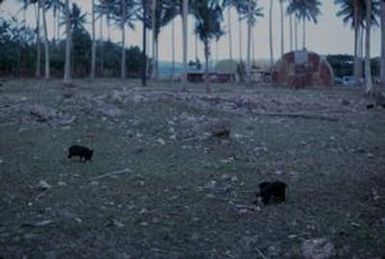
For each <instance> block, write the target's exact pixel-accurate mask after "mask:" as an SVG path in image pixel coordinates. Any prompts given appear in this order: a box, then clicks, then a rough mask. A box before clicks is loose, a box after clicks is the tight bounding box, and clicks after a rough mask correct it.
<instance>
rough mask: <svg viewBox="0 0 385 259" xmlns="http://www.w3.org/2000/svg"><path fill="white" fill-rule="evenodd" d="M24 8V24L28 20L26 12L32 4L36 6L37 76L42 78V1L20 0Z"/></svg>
mask: <svg viewBox="0 0 385 259" xmlns="http://www.w3.org/2000/svg"><path fill="white" fill-rule="evenodd" d="M19 1H20V2H21V3H22V4H23V6H22V10H23V13H24V15H23V16H24V21H23V22H24V23H25V18H26V11H27V9H28V6H29V5H30V4H34V5H35V17H36V72H35V76H36V77H40V68H41V42H40V1H39V0H19Z"/></svg>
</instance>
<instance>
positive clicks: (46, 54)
mask: <svg viewBox="0 0 385 259" xmlns="http://www.w3.org/2000/svg"><path fill="white" fill-rule="evenodd" d="M39 1H41V3H40V6H41V7H42V12H43V29H44V60H45V79H46V80H48V79H49V78H50V59H49V40H48V29H47V8H48V6H47V3H48V1H47V0H39Z"/></svg>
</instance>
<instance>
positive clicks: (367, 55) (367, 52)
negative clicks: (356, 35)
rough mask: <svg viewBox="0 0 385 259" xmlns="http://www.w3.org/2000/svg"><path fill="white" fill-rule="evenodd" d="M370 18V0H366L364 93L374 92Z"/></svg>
mask: <svg viewBox="0 0 385 259" xmlns="http://www.w3.org/2000/svg"><path fill="white" fill-rule="evenodd" d="M371 18H372V0H366V26H365V30H366V31H365V82H366V93H367V94H374V92H375V89H374V87H373V82H372V71H371V69H370V30H371Z"/></svg>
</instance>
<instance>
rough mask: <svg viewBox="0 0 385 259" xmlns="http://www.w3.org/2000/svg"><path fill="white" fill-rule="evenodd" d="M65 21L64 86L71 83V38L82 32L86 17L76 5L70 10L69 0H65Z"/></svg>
mask: <svg viewBox="0 0 385 259" xmlns="http://www.w3.org/2000/svg"><path fill="white" fill-rule="evenodd" d="M63 11H64V14H65V21H64V23H65V24H66V37H67V40H66V53H65V64H64V78H63V81H64V83H65V84H69V83H71V70H72V67H71V66H72V63H73V62H71V49H72V37H73V33H74V32H77V31H84V30H85V28H84V24H85V22H86V15H87V14H82V13H81V10H80V8H79V7H78V5H77V4H75V3H73V4H72V8H71V9H70V4H69V0H66V3H65V8H64V10H63Z"/></svg>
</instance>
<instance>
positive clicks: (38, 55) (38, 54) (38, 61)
mask: <svg viewBox="0 0 385 259" xmlns="http://www.w3.org/2000/svg"><path fill="white" fill-rule="evenodd" d="M36 5H37V7H35V8H36V74H35V75H36V77H40V67H41V42H40V1H39V0H36Z"/></svg>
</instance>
